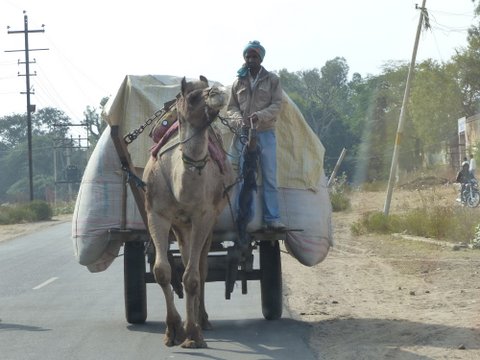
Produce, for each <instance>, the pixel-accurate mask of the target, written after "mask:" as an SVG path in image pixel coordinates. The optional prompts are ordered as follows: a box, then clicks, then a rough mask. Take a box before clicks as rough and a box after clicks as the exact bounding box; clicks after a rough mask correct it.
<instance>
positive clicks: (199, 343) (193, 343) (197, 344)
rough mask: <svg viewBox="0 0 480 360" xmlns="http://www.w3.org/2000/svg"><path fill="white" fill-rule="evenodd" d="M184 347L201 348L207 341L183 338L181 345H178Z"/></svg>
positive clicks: (204, 346)
mask: <svg viewBox="0 0 480 360" xmlns="http://www.w3.org/2000/svg"><path fill="white" fill-rule="evenodd" d="M180 346H181V347H182V348H184V349H201V348H206V347H207V343H206V342H205V341H203V340H196V341H195V340H192V339H187V340H185V341H184V342H183V343H182V345H180Z"/></svg>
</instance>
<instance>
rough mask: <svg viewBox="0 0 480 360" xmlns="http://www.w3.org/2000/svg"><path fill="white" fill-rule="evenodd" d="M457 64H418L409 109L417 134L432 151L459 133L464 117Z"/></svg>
mask: <svg viewBox="0 0 480 360" xmlns="http://www.w3.org/2000/svg"><path fill="white" fill-rule="evenodd" d="M455 72H456V65H454V64H438V63H437V62H435V61H433V60H426V61H424V62H423V63H421V64H419V65H417V67H416V72H415V81H414V83H413V86H412V91H411V100H410V104H409V110H410V114H411V120H412V123H413V126H414V128H415V133H416V136H417V137H418V138H419V139H421V142H422V145H423V146H424V147H427V148H428V149H429V150H431V151H438V150H440V149H441V146H442V144H444V143H445V141H447V140H449V139H451V138H452V136H455V135H456V132H457V119H459V118H460V117H462V116H463V111H464V109H463V106H462V92H461V89H460V87H459V86H458V83H457V82H456V79H455Z"/></svg>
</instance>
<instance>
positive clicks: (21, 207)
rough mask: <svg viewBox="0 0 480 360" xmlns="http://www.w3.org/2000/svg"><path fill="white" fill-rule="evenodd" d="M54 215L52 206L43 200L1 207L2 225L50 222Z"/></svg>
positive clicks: (0, 222)
mask: <svg viewBox="0 0 480 360" xmlns="http://www.w3.org/2000/svg"><path fill="white" fill-rule="evenodd" d="M52 214H53V211H52V208H51V207H50V205H49V204H48V203H47V202H45V201H41V200H34V201H32V202H29V203H25V204H15V205H3V206H0V224H2V225H6V224H18V223H22V222H34V221H42V220H50V219H51V218H52Z"/></svg>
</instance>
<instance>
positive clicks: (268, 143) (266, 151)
mask: <svg viewBox="0 0 480 360" xmlns="http://www.w3.org/2000/svg"><path fill="white" fill-rule="evenodd" d="M257 145H258V147H259V165H260V166H259V167H260V171H261V174H262V192H261V194H260V199H261V201H262V205H263V221H264V222H265V223H270V222H272V221H278V220H280V209H279V206H278V188H277V140H276V136H275V130H273V129H272V130H266V131H261V132H257ZM240 164H241V166H240V167H242V165H243V156H242V157H241V159H240ZM252 205H254V204H252ZM251 212H252V218H253V214H254V213H255V209H254V206H252V209H251Z"/></svg>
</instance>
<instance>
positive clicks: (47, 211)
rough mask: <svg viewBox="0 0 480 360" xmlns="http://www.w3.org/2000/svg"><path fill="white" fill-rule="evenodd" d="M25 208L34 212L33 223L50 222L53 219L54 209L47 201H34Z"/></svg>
mask: <svg viewBox="0 0 480 360" xmlns="http://www.w3.org/2000/svg"><path fill="white" fill-rule="evenodd" d="M25 207H26V208H27V209H28V210H31V211H32V212H33V214H34V219H32V220H33V221H41V220H50V219H51V218H52V215H53V210H52V207H51V206H50V204H49V203H47V202H46V201H42V200H33V201H32V202H29V203H27V204H25Z"/></svg>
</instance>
